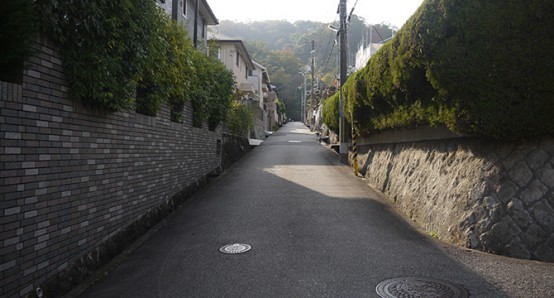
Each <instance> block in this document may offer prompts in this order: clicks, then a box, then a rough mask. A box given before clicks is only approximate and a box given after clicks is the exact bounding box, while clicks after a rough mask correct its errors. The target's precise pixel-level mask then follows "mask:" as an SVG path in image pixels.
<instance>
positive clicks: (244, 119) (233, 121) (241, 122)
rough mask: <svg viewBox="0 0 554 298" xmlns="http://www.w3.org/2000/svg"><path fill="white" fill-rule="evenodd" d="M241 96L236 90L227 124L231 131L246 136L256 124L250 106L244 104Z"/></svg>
mask: <svg viewBox="0 0 554 298" xmlns="http://www.w3.org/2000/svg"><path fill="white" fill-rule="evenodd" d="M240 98H241V96H240V92H236V93H235V95H234V98H233V100H232V101H231V103H230V109H229V113H228V114H227V119H226V122H225V124H226V127H227V129H228V130H229V131H230V132H232V133H234V134H236V135H239V136H246V135H247V134H248V132H249V130H251V129H252V128H253V126H254V124H253V121H254V115H253V113H252V110H251V109H250V107H248V106H246V105H245V104H243V103H242V102H241V100H240Z"/></svg>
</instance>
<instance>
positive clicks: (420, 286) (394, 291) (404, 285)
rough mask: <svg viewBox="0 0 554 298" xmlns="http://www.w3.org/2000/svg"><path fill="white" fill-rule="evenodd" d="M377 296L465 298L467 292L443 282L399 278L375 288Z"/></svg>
mask: <svg viewBox="0 0 554 298" xmlns="http://www.w3.org/2000/svg"><path fill="white" fill-rule="evenodd" d="M375 290H376V291H377V294H379V296H381V297H383V298H397V297H402V298H416V297H417V298H419V297H426V298H466V297H468V294H467V291H466V290H465V289H464V288H462V287H459V286H454V285H451V284H449V283H446V282H444V281H438V280H432V279H426V278H418V277H400V278H393V279H388V280H385V281H383V282H381V283H379V284H378V285H377V287H376V288H375Z"/></svg>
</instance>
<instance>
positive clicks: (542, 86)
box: [343, 0, 554, 139]
mask: <svg viewBox="0 0 554 298" xmlns="http://www.w3.org/2000/svg"><path fill="white" fill-rule="evenodd" d="M552 28H554V4H553V2H552V1H550V0H534V1H516V0H507V1H502V2H495V1H480V0H425V1H424V2H423V4H422V5H421V7H420V8H419V9H418V10H417V11H416V13H415V14H414V15H413V16H412V17H411V18H410V19H409V20H408V22H407V23H406V24H405V25H404V26H403V27H402V29H401V30H400V31H399V32H398V33H397V35H396V36H395V37H394V38H393V40H392V41H390V42H389V43H387V44H386V45H384V46H383V47H382V48H381V49H380V50H379V51H378V52H377V53H376V54H375V55H374V56H373V57H372V58H371V59H370V61H369V62H368V64H367V65H366V67H365V68H363V69H361V70H360V71H359V72H358V73H356V74H354V75H353V76H351V77H350V78H349V80H348V82H347V83H346V84H345V86H344V87H343V88H344V89H343V92H344V93H345V97H346V99H345V102H346V107H347V109H346V111H347V112H348V113H350V115H351V113H354V116H355V120H354V122H355V123H356V126H357V127H358V129H359V130H360V131H361V132H363V133H365V134H371V133H374V132H376V131H379V130H384V129H391V128H393V129H400V128H412V127H418V126H426V125H431V126H438V125H444V126H447V127H448V128H450V129H451V130H453V131H455V132H458V133H461V134H465V135H477V136H488V137H494V138H499V139H516V138H529V137H537V136H543V135H553V134H554V120H553V119H554V117H553V116H552V115H554V96H553V94H554V83H553V82H554V55H553V54H552V53H554V33H553V31H552ZM346 119H347V121H351V120H350V117H349V116H347V117H346Z"/></svg>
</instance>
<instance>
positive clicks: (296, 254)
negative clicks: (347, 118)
mask: <svg viewBox="0 0 554 298" xmlns="http://www.w3.org/2000/svg"><path fill="white" fill-rule="evenodd" d="M234 243H241V244H248V245H250V246H251V250H249V251H247V252H245V253H241V254H223V253H221V252H220V251H219V249H220V247H222V246H224V245H226V244H234ZM400 277H413V278H416V279H418V278H424V279H426V280H431V281H438V282H441V285H442V284H449V285H453V286H454V287H461V288H463V289H465V291H467V292H468V293H469V294H470V295H471V297H503V295H502V294H501V293H500V292H498V291H497V290H496V289H495V288H494V287H492V286H491V285H490V284H488V283H487V281H485V280H484V279H482V278H481V277H479V276H478V275H476V274H475V273H473V272H472V271H470V270H469V269H467V267H465V266H464V265H463V264H461V263H459V262H458V261H456V260H454V259H453V258H452V257H450V255H449V254H447V253H446V252H445V251H444V250H442V249H440V248H439V247H438V246H437V245H436V242H435V241H433V240H431V239H429V237H427V236H425V235H422V234H421V233H420V232H418V231H417V230H416V229H414V228H413V227H412V226H411V225H410V224H408V223H407V222H406V221H405V220H404V219H403V218H401V217H399V216H398V215H396V213H395V212H394V211H393V210H392V209H391V208H390V207H388V206H387V205H386V204H383V203H382V201H381V200H380V199H379V198H378V196H377V195H376V194H375V193H374V192H372V191H371V189H370V188H369V187H368V186H367V185H366V183H365V182H364V181H363V180H362V179H360V178H357V177H355V176H354V174H353V173H352V170H351V168H350V167H348V166H345V165H343V164H340V163H339V162H338V156H337V155H336V154H334V153H333V152H331V151H330V150H328V149H326V148H325V147H323V146H321V145H319V144H318V142H317V138H316V136H315V135H314V134H313V133H310V132H309V131H308V130H307V129H306V127H305V126H304V125H303V124H301V123H299V122H292V123H289V124H287V125H286V126H285V127H283V128H281V129H280V130H279V131H277V132H275V133H274V134H273V135H272V136H271V137H269V138H268V139H267V140H266V141H265V142H263V143H262V145H261V146H259V147H257V148H255V149H254V150H253V151H252V152H250V153H249V154H247V155H246V156H245V157H244V158H243V159H242V160H240V161H239V162H237V163H236V164H234V165H233V166H232V167H231V168H230V169H228V170H227V171H226V172H224V173H223V174H222V175H221V176H220V177H218V178H217V179H215V180H214V181H213V182H212V183H211V184H210V185H209V186H208V187H207V188H206V189H204V190H203V191H201V192H200V193H198V194H197V195H195V197H194V198H193V201H192V202H191V203H189V204H188V205H187V206H185V207H182V208H180V209H178V210H177V211H175V214H173V215H172V216H171V218H170V220H168V222H167V223H166V224H165V225H164V226H163V227H162V228H161V229H160V230H159V231H158V232H156V233H155V234H154V235H153V236H152V237H150V238H149V239H148V240H147V241H145V242H144V243H143V244H142V245H140V246H139V247H138V248H137V249H136V250H134V251H133V253H132V254H130V256H129V257H128V258H127V259H126V260H125V261H124V262H122V264H120V265H119V266H118V267H117V268H115V269H114V270H113V271H112V272H111V273H110V274H108V275H107V277H106V278H104V279H103V280H101V281H99V282H98V283H96V284H94V285H93V286H92V287H90V288H89V289H88V290H87V291H86V292H85V293H84V294H83V295H82V297H379V296H378V294H377V292H376V287H377V285H378V284H380V283H381V282H383V281H385V280H389V279H395V278H400ZM439 287H440V286H439ZM431 290H432V291H433V290H435V289H431ZM439 290H440V289H439ZM416 291H417V289H416Z"/></svg>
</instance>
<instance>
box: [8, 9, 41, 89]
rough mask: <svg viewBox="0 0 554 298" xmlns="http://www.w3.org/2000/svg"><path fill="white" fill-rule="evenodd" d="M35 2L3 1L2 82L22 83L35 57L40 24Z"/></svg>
mask: <svg viewBox="0 0 554 298" xmlns="http://www.w3.org/2000/svg"><path fill="white" fill-rule="evenodd" d="M33 2H34V1H32V0H2V1H0V45H2V46H0V81H7V82H20V81H21V78H22V73H23V68H24V61H25V59H26V58H28V57H29V56H30V55H31V54H32V50H31V48H32V44H33V42H35V39H36V37H37V36H36V35H37V32H38V21H37V19H36V16H35V13H34V7H33Z"/></svg>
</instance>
